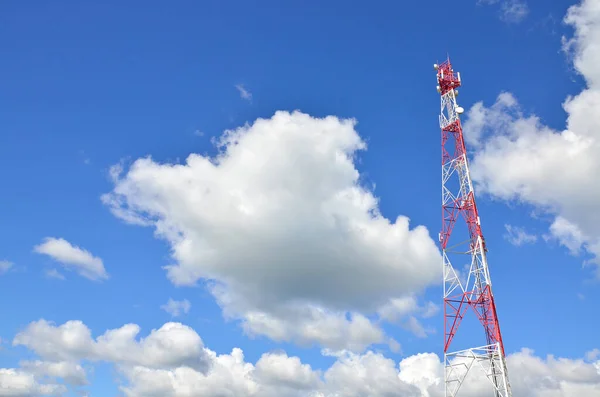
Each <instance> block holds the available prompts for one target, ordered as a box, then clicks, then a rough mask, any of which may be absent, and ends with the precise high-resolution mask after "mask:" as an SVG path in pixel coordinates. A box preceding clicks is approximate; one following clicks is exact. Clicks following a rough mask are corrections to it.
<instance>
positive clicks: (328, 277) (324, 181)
mask: <svg viewBox="0 0 600 397" xmlns="http://www.w3.org/2000/svg"><path fill="white" fill-rule="evenodd" d="M355 124H356V123H355V121H354V120H341V119H338V118H336V117H332V116H330V117H326V118H322V119H319V118H313V117H311V116H309V115H307V114H303V113H300V112H293V113H288V112H283V111H281V112H277V113H276V114H275V115H274V116H273V117H272V118H270V119H258V120H256V121H255V122H254V123H253V124H252V125H245V126H244V127H241V128H238V129H236V130H233V131H226V132H225V133H224V134H223V136H222V137H221V138H220V140H219V142H218V147H219V149H220V154H219V155H218V156H217V157H214V158H209V157H204V156H201V155H199V154H191V155H190V156H189V157H188V158H187V160H186V162H185V164H159V163H156V162H154V161H152V160H151V159H150V158H143V159H138V160H137V161H135V162H134V163H133V165H132V166H131V167H130V168H129V170H127V172H125V173H124V174H123V173H122V171H123V170H122V169H121V170H119V167H120V166H117V168H115V171H114V172H112V175H113V177H114V183H115V187H114V190H113V192H111V193H110V194H107V195H104V196H103V200H104V202H105V203H106V204H107V205H109V206H110V208H111V209H112V211H113V213H114V214H115V215H117V216H119V217H121V218H122V219H124V220H125V221H127V222H130V223H137V224H142V225H148V224H152V225H153V226H154V227H155V230H156V235H157V236H159V237H161V238H163V239H165V240H167V241H168V242H169V243H170V245H171V248H172V257H173V261H174V263H173V264H170V265H168V266H166V267H165V269H166V270H167V275H168V277H169V279H170V280H171V281H172V282H173V283H174V284H176V285H193V284H195V283H196V282H197V281H198V280H200V279H203V280H207V281H209V288H210V291H211V292H212V293H213V295H214V296H215V297H216V299H217V301H218V302H219V304H220V305H221V307H222V308H223V310H224V314H225V316H226V317H228V318H239V319H242V320H243V325H244V328H245V329H246V330H247V331H248V332H249V333H254V334H262V335H267V336H269V337H271V338H273V339H276V340H294V341H300V342H303V343H308V342H310V341H313V342H318V343H321V344H325V345H324V346H325V347H331V348H335V349H338V348H341V347H343V346H342V345H343V344H344V343H343V341H342V340H341V338H350V339H347V342H346V343H347V344H348V346H350V345H352V346H354V348H364V347H366V346H367V345H369V344H371V343H380V342H382V341H384V339H385V338H384V335H383V333H382V331H381V330H380V329H379V328H377V327H376V326H375V325H373V324H371V323H370V320H367V318H368V317H369V316H370V314H374V313H376V311H377V309H378V308H379V307H380V306H382V305H385V304H387V303H388V302H389V301H390V299H393V298H398V297H402V296H406V295H407V294H411V293H414V292H417V291H419V290H422V289H423V288H425V287H427V286H429V285H431V284H432V283H437V282H438V280H439V278H440V277H439V264H440V263H441V258H440V253H439V250H438V248H437V246H436V243H435V242H434V241H433V240H432V239H431V238H430V236H429V233H428V231H427V229H426V228H424V227H423V226H417V227H414V228H413V229H410V227H409V219H408V218H406V217H405V216H399V217H398V218H397V219H396V220H395V221H390V220H388V219H386V218H384V217H383V216H382V215H381V214H380V213H379V210H378V200H377V198H376V197H375V196H374V195H373V194H372V192H371V191H369V190H367V189H366V188H364V187H363V186H361V185H360V183H359V178H360V173H359V172H358V170H357V169H356V166H355V164H354V160H355V156H356V154H357V152H358V151H359V150H364V149H365V148H366V145H365V143H364V142H363V141H362V139H361V138H360V136H359V135H358V133H357V132H356V130H355ZM119 171H121V172H119ZM307 324H310V325H307ZM317 326H318V327H324V328H316V327H317ZM344 328H346V329H344ZM317 329H327V330H328V332H327V335H324V334H323V333H322V332H320V331H317ZM327 344H330V345H327Z"/></svg>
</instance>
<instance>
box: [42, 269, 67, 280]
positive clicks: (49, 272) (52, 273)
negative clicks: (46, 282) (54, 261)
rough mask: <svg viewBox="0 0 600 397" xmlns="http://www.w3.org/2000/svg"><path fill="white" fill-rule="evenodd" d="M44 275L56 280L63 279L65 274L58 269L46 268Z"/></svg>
mask: <svg viewBox="0 0 600 397" xmlns="http://www.w3.org/2000/svg"><path fill="white" fill-rule="evenodd" d="M46 277H48V278H55V279H57V280H64V279H65V276H63V275H62V274H61V273H60V272H59V271H58V270H56V269H50V270H46Z"/></svg>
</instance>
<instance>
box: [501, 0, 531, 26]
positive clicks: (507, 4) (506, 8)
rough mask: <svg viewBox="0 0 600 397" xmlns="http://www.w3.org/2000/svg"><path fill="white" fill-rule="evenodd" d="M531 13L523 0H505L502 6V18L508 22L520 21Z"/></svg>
mask: <svg viewBox="0 0 600 397" xmlns="http://www.w3.org/2000/svg"><path fill="white" fill-rule="evenodd" d="M528 14H529V7H528V6H527V3H526V2H524V1H521V0H505V1H504V2H503V3H502V6H501V7H500V19H501V20H503V21H504V22H508V23H519V22H521V21H522V20H524V19H525V17H527V15H528Z"/></svg>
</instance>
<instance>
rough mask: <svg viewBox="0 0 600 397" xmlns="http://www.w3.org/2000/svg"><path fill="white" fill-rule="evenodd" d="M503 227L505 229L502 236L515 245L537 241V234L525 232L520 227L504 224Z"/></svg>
mask: <svg viewBox="0 0 600 397" xmlns="http://www.w3.org/2000/svg"><path fill="white" fill-rule="evenodd" d="M504 228H505V229H506V234H505V235H504V238H505V239H506V240H508V242H509V243H511V244H512V245H516V246H517V247H519V246H521V245H523V244H531V243H535V242H536V241H537V236H536V235H535V234H529V233H527V232H526V231H525V229H523V228H522V227H519V226H512V225H508V224H506V225H504Z"/></svg>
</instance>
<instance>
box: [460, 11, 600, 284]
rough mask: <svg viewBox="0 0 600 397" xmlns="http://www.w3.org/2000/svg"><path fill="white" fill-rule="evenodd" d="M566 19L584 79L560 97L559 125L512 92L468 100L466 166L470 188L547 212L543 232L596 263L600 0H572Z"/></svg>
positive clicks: (599, 243) (599, 241) (599, 239)
mask: <svg viewBox="0 0 600 397" xmlns="http://www.w3.org/2000/svg"><path fill="white" fill-rule="evenodd" d="M565 22H566V23H567V24H569V25H571V26H573V28H574V32H575V33H574V36H573V37H572V38H571V39H569V40H566V39H565V40H564V43H565V44H564V48H565V50H566V51H568V52H569V53H570V54H571V55H572V57H573V62H574V65H575V69H576V70H577V71H578V72H579V73H581V74H582V76H583V77H584V78H585V81H586V82H587V88H585V89H584V90H583V91H582V92H581V93H580V94H579V95H576V96H574V97H569V98H567V100H566V101H565V103H564V105H563V106H564V109H565V111H566V112H567V114H568V118H567V126H566V129H565V130H564V131H555V130H553V129H551V128H549V127H547V126H545V125H543V124H542V123H541V121H540V120H539V118H538V117H537V116H535V115H530V116H526V115H524V112H523V111H522V110H521V108H520V106H519V104H518V103H517V101H516V100H515V99H514V97H512V95H510V94H507V93H504V94H501V96H499V97H498V100H497V101H496V103H495V104H494V105H492V106H491V107H489V108H486V107H484V106H483V105H482V104H481V103H479V104H476V105H475V106H473V108H472V109H471V110H470V111H469V114H468V115H469V120H467V123H465V132H466V134H467V138H468V139H469V140H470V141H471V142H475V144H476V146H475V147H476V148H477V151H476V152H475V153H474V158H473V162H472V167H471V170H472V175H473V179H474V180H475V181H476V184H477V188H478V189H479V190H480V191H482V192H486V193H488V194H491V195H493V196H495V197H497V198H500V199H504V200H518V201H521V202H525V203H529V204H532V205H534V206H536V207H537V208H538V209H541V210H544V211H546V212H547V213H549V214H552V215H554V217H555V220H554V222H553V224H552V226H551V227H550V234H551V235H552V236H553V237H554V238H556V239H557V240H558V241H559V242H560V243H561V244H562V245H564V246H566V247H567V248H568V249H569V251H570V252H572V253H574V254H576V253H578V252H582V251H586V252H587V253H589V254H591V255H592V256H593V257H594V259H593V260H592V263H594V264H596V265H598V264H599V263H600V261H599V259H598V258H599V255H600V183H598V175H599V174H600V156H598V153H599V152H600V113H599V112H598V111H597V109H598V108H599V107H600V69H598V67H597V65H598V64H599V62H600V2H599V1H598V0H584V1H582V2H581V4H579V5H576V6H572V7H571V8H569V11H568V13H567V16H566V18H565ZM598 276H600V271H599V272H598Z"/></svg>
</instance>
